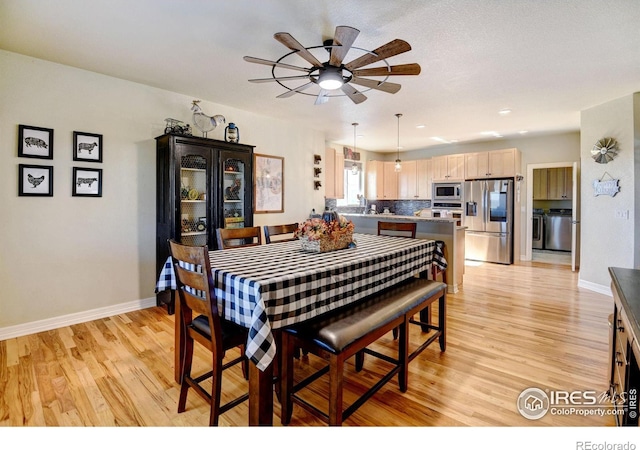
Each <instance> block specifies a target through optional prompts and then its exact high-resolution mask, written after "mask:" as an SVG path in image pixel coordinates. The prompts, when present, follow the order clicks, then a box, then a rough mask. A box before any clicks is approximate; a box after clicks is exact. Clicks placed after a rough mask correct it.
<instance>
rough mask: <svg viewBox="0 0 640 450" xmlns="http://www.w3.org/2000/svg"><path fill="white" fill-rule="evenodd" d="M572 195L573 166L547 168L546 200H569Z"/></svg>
mask: <svg viewBox="0 0 640 450" xmlns="http://www.w3.org/2000/svg"><path fill="white" fill-rule="evenodd" d="M572 197H573V168H572V167H555V168H551V169H547V200H569V199H571V198H572Z"/></svg>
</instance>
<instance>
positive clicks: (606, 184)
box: [593, 172, 620, 197]
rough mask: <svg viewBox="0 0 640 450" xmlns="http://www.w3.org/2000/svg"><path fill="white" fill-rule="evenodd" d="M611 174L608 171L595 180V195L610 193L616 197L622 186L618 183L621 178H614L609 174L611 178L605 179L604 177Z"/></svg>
mask: <svg viewBox="0 0 640 450" xmlns="http://www.w3.org/2000/svg"><path fill="white" fill-rule="evenodd" d="M606 175H609V174H608V173H607V172H605V173H604V175H602V177H600V179H599V180H593V194H594V196H596V197H597V196H598V195H610V196H611V197H615V195H616V194H617V193H618V192H620V186H618V183H619V182H620V180H619V179H616V178H613V177H612V176H611V175H609V178H610V179H609V180H604V177H605V176H606Z"/></svg>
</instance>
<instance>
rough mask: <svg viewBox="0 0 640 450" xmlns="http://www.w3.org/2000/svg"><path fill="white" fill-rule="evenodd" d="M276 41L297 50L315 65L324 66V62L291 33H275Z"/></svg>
mask: <svg viewBox="0 0 640 450" xmlns="http://www.w3.org/2000/svg"><path fill="white" fill-rule="evenodd" d="M273 37H274V38H275V40H276V41H278V42H280V43H281V44H283V45H285V46H286V47H288V48H290V49H291V50H297V51H298V55H300V56H301V57H302V58H304V59H305V60H307V61H308V62H309V63H311V64H312V65H313V66H314V67H322V63H321V62H320V61H318V59H317V58H316V57H315V56H313V55H312V54H311V52H310V51H309V50H307V49H306V48H304V47H303V46H302V44H301V43H300V42H298V41H296V40H295V38H294V37H293V36H291V35H290V34H289V33H276V34H274V35H273Z"/></svg>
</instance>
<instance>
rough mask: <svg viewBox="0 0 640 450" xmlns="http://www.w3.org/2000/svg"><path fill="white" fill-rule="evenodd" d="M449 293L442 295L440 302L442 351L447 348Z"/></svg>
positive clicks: (440, 340) (445, 292)
mask: <svg viewBox="0 0 640 450" xmlns="http://www.w3.org/2000/svg"><path fill="white" fill-rule="evenodd" d="M446 305H447V291H446V289H445V291H444V292H443V293H442V297H440V299H439V300H438V327H439V328H440V332H441V333H440V338H439V342H440V351H443V352H444V351H445V350H446V348H447V306H446Z"/></svg>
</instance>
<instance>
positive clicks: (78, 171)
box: [72, 167, 102, 197]
mask: <svg viewBox="0 0 640 450" xmlns="http://www.w3.org/2000/svg"><path fill="white" fill-rule="evenodd" d="M72 182H73V192H72V195H73V196H74V197H102V169H94V168H87V167H74V168H73V181H72Z"/></svg>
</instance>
